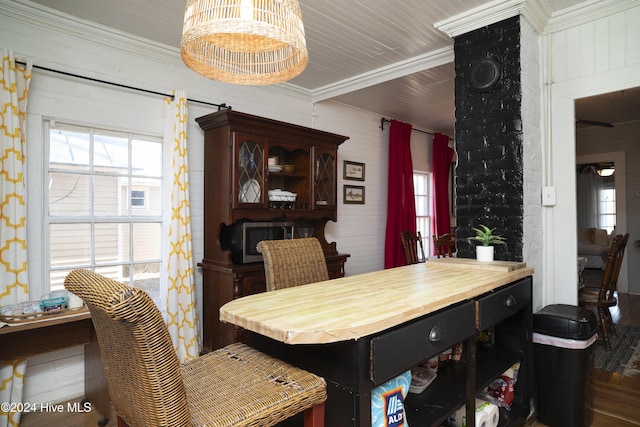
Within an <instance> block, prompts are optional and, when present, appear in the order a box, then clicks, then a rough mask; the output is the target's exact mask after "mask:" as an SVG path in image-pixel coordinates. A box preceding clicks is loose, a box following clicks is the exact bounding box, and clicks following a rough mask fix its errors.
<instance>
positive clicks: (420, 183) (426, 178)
mask: <svg viewBox="0 0 640 427" xmlns="http://www.w3.org/2000/svg"><path fill="white" fill-rule="evenodd" d="M430 189H431V174H430V173H422V172H414V173H413V192H414V196H415V198H416V230H417V231H419V232H420V234H421V235H422V244H423V246H424V250H425V253H426V254H430V253H431V239H430V238H429V237H430V236H431V192H430Z"/></svg>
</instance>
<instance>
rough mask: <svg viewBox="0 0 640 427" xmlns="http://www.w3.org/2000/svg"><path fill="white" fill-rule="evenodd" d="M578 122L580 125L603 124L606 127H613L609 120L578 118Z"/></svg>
mask: <svg viewBox="0 0 640 427" xmlns="http://www.w3.org/2000/svg"><path fill="white" fill-rule="evenodd" d="M576 124H578V125H592V126H602V127H605V128H612V127H613V124H611V123H608V122H598V121H595V120H584V119H576Z"/></svg>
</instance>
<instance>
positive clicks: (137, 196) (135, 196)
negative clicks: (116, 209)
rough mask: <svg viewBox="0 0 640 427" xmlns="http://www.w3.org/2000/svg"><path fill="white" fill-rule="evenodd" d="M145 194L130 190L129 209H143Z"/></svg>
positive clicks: (142, 191)
mask: <svg viewBox="0 0 640 427" xmlns="http://www.w3.org/2000/svg"><path fill="white" fill-rule="evenodd" d="M146 194H147V193H146V192H145V191H144V190H131V207H132V208H134V209H135V208H144V207H145V206H146V203H145V200H146Z"/></svg>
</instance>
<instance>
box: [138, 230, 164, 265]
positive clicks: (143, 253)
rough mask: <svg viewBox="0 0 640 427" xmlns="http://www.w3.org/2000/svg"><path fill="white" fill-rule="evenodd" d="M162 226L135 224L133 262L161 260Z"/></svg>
mask: <svg viewBox="0 0 640 427" xmlns="http://www.w3.org/2000/svg"><path fill="white" fill-rule="evenodd" d="M161 232H162V227H161V224H159V223H158V224H153V223H140V224H139V223H135V224H133V260H134V261H147V260H159V259H160V258H161V252H160V238H161V236H162V233H161Z"/></svg>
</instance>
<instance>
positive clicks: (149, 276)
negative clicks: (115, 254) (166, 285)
mask: <svg viewBox="0 0 640 427" xmlns="http://www.w3.org/2000/svg"><path fill="white" fill-rule="evenodd" d="M160 267H161V264H160V263H158V262H150V263H146V264H136V265H135V266H134V268H133V285H134V286H135V287H137V288H140V289H144V290H145V291H146V292H147V293H148V294H149V296H151V298H152V299H153V300H154V301H159V300H160Z"/></svg>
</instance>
